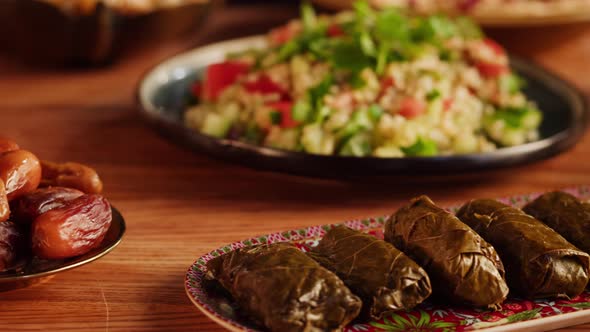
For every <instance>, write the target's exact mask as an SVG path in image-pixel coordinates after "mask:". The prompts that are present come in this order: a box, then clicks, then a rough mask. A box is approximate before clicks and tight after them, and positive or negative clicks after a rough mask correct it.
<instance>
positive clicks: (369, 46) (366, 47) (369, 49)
mask: <svg viewBox="0 0 590 332" xmlns="http://www.w3.org/2000/svg"><path fill="white" fill-rule="evenodd" d="M359 43H360V45H361V50H362V51H363V53H364V54H365V55H366V56H371V57H373V56H375V55H377V47H376V46H375V42H373V39H372V38H371V36H370V35H369V33H368V32H364V33H362V34H361V35H360V37H359Z"/></svg>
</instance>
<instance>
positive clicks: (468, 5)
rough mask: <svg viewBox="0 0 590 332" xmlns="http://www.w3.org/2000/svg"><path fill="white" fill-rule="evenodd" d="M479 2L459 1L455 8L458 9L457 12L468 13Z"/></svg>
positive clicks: (473, 0)
mask: <svg viewBox="0 0 590 332" xmlns="http://www.w3.org/2000/svg"><path fill="white" fill-rule="evenodd" d="M479 1H480V0H461V1H459V4H458V5H457V7H458V8H459V10H461V11H464V12H467V11H470V10H471V9H473V8H474V7H475V5H477V3H479Z"/></svg>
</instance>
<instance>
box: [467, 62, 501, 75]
mask: <svg viewBox="0 0 590 332" xmlns="http://www.w3.org/2000/svg"><path fill="white" fill-rule="evenodd" d="M475 67H476V68H477V71H479V73H480V74H481V76H483V77H485V78H495V77H498V76H500V75H502V74H504V73H506V72H507V71H508V67H507V66H506V65H503V64H499V63H490V62H483V61H482V62H478V63H476V64H475Z"/></svg>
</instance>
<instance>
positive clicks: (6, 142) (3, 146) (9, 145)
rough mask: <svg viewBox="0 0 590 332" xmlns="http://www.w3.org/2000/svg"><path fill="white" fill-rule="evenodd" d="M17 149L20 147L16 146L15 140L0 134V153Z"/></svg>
mask: <svg viewBox="0 0 590 332" xmlns="http://www.w3.org/2000/svg"><path fill="white" fill-rule="evenodd" d="M19 149H20V147H19V146H18V144H16V142H15V141H13V140H11V139H8V138H6V137H1V136H0V154H2V153H6V152H11V151H16V150H19Z"/></svg>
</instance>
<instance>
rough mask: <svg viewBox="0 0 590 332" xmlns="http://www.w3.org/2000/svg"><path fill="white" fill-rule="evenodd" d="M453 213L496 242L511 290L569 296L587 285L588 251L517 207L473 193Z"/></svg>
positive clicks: (533, 295) (538, 295) (530, 294)
mask: <svg viewBox="0 0 590 332" xmlns="http://www.w3.org/2000/svg"><path fill="white" fill-rule="evenodd" d="M457 216H458V217H459V219H461V220H462V221H463V222H465V223H466V224H468V225H469V226H470V227H471V228H473V229H474V230H475V231H476V232H477V233H479V234H480V235H481V236H482V237H483V238H484V239H486V240H487V241H489V242H490V243H491V244H492V245H493V246H494V248H496V250H497V251H498V253H499V254H500V257H501V258H502V262H503V263H504V266H505V267H506V278H507V280H508V285H509V286H510V289H511V290H512V291H513V292H515V293H516V294H518V295H520V296H523V297H527V298H542V297H568V298H573V297H575V296H577V295H579V294H580V293H582V291H583V290H584V288H585V287H586V284H587V283H588V274H589V271H588V268H589V266H590V257H589V256H588V254H586V253H584V252H582V251H581V250H579V249H578V248H576V247H574V246H573V245H572V244H571V243H569V242H567V241H566V240H565V239H564V238H563V237H562V236H561V235H559V234H557V233H556V232H555V231H553V230H552V229H551V228H549V227H547V226H546V225H545V224H543V223H542V222H540V221H539V220H537V219H535V218H533V217H532V216H529V215H527V214H525V213H524V212H523V211H522V210H520V209H517V208H513V207H511V206H508V205H506V204H503V203H500V202H498V201H495V200H491V199H477V200H472V201H470V202H468V203H466V204H465V205H463V206H462V207H461V209H460V210H459V212H458V213H457Z"/></svg>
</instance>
